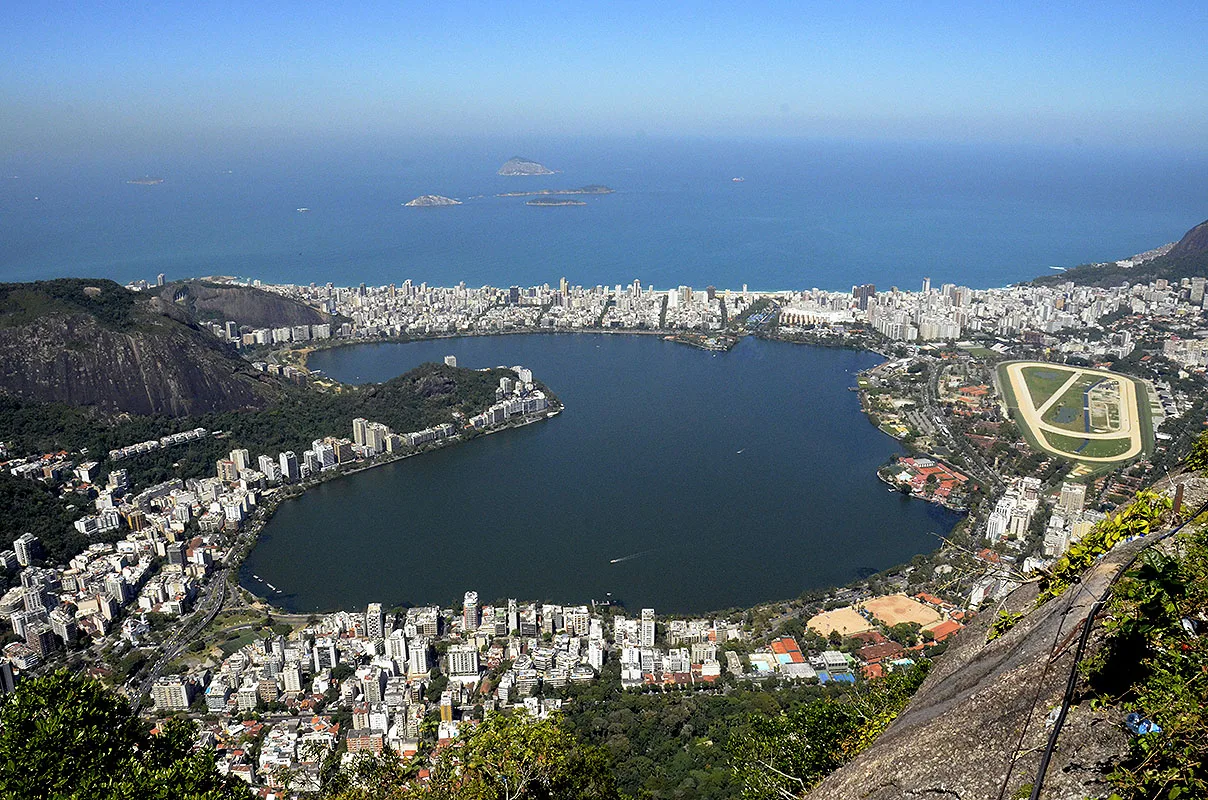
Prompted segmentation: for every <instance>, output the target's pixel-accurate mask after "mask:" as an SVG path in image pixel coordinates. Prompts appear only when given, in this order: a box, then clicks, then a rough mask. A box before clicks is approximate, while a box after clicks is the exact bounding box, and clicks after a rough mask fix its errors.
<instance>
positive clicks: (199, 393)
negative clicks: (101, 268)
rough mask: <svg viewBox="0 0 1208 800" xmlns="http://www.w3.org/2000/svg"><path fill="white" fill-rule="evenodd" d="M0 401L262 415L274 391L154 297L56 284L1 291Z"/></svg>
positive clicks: (105, 285)
mask: <svg viewBox="0 0 1208 800" xmlns="http://www.w3.org/2000/svg"><path fill="white" fill-rule="evenodd" d="M85 290H87V291H88V293H87V294H85V293H84V292H85ZM0 392H2V393H5V394H8V395H11V396H13V397H16V398H19V399H21V400H23V401H27V402H40V403H65V404H70V405H76V406H88V407H93V408H95V409H97V410H98V411H100V412H103V413H105V414H114V413H120V412H128V413H134V414H168V415H171V416H180V415H185V414H196V413H204V412H208V411H229V410H234V409H239V408H252V407H255V408H258V407H262V406H263V405H265V404H267V403H268V402H269V401H270V400H271V399H272V398H274V397H276V396H278V394H279V392H280V388H279V386H278V384H277V383H276V382H275V381H274V380H272V379H271V378H269V377H268V376H265V375H261V374H260V373H258V372H256V371H255V370H253V369H252V368H251V366H250V365H249V364H248V363H247V362H246V361H244V360H243V359H241V358H239V357H238V356H237V355H235V354H234V353H233V352H231V351H230V350H229V349H228V348H227V346H226V345H224V344H222V343H221V342H219V341H218V340H217V339H215V338H214V337H213V336H212V335H210V334H209V333H208V332H205V331H202V330H200V329H199V328H197V327H196V326H195V325H193V324H192V323H191V322H190V320H189V317H188V315H187V313H186V312H185V311H184V310H183V309H180V308H178V307H174V306H172V305H170V304H167V303H164V302H163V301H162V300H161V299H160V298H158V297H143V296H137V295H134V294H133V293H131V292H128V291H127V290H126V289H124V288H122V287H121V286H118V285H117V284H115V283H112V282H109V281H54V282H46V283H44V284H5V285H0Z"/></svg>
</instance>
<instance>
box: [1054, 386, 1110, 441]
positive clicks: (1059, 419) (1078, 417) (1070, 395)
mask: <svg viewBox="0 0 1208 800" xmlns="http://www.w3.org/2000/svg"><path fill="white" fill-rule="evenodd" d="M1101 380H1102V378H1100V377H1097V376H1091V375H1087V376H1084V377H1082V378H1079V379H1078V380H1077V381H1075V382H1074V385H1073V386H1071V387H1070V388H1068V389H1066V390H1065V394H1063V395H1061V398H1060V399H1058V400H1057V402H1056V403H1054V404H1053V405H1052V407H1050V408H1049V410H1048V411H1046V412H1044V416H1043V417H1041V419H1042V420H1044V421H1045V422H1047V423H1049V424H1050V425H1056V426H1057V427H1058V428H1063V429H1065V430H1067V431H1070V432H1072V433H1084V432H1085V431H1086V414H1084V413H1083V402H1084V400H1085V395H1086V390H1087V389H1089V388H1090V387H1092V386H1094V385H1095V384H1096V383H1098V382H1099V381H1101Z"/></svg>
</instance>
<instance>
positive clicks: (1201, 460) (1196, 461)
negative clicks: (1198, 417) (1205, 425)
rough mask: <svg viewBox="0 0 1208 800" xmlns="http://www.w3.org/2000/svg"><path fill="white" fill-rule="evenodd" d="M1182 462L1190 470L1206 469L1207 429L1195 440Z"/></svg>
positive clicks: (1207, 455) (1207, 461) (1207, 462)
mask: <svg viewBox="0 0 1208 800" xmlns="http://www.w3.org/2000/svg"><path fill="white" fill-rule="evenodd" d="M1184 464H1185V465H1186V467H1187V469H1190V470H1201V469H1208V431H1204V432H1203V433H1201V434H1200V435H1199V438H1197V439H1196V440H1195V444H1193V445H1192V446H1191V452H1190V453H1189V454H1188V456H1187V459H1186V461H1184Z"/></svg>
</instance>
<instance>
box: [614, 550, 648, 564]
mask: <svg viewBox="0 0 1208 800" xmlns="http://www.w3.org/2000/svg"><path fill="white" fill-rule="evenodd" d="M653 552H654V551H653V550H643V551H642V552H640V553H630V554H629V555H627V556H621V557H620V558H613V559H610V560H609V562H608V563H609V564H620V563H621V562H623V561H631V560H633V559H635V558H638V557H640V556H644V555H647V554H649V553H653Z"/></svg>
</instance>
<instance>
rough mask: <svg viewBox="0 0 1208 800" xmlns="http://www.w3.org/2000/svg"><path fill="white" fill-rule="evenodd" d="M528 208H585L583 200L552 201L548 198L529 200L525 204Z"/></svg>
mask: <svg viewBox="0 0 1208 800" xmlns="http://www.w3.org/2000/svg"><path fill="white" fill-rule="evenodd" d="M525 205H526V206H585V205H587V203H584V202H583V201H582V200H551V199H548V198H543V197H542V198H537V199H536V200H529V201H528V202H526V203H525Z"/></svg>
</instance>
